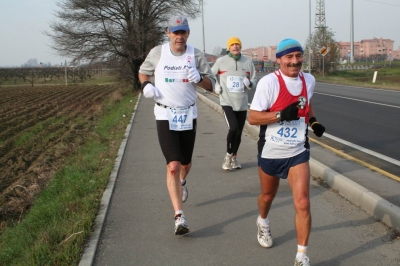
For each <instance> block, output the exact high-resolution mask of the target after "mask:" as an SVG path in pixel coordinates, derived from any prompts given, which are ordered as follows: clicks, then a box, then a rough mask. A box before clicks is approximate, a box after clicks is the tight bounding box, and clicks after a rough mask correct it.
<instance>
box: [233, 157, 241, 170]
mask: <svg viewBox="0 0 400 266" xmlns="http://www.w3.org/2000/svg"><path fill="white" fill-rule="evenodd" d="M231 167H232V169H240V168H242V166H241V165H240V163H239V162H238V161H237V158H236V156H232V159H231Z"/></svg>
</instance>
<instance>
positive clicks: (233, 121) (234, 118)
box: [221, 105, 247, 154]
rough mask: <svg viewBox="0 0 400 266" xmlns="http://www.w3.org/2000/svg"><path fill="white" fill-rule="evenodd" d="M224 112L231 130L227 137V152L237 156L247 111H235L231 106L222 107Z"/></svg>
mask: <svg viewBox="0 0 400 266" xmlns="http://www.w3.org/2000/svg"><path fill="white" fill-rule="evenodd" d="M221 107H222V110H224V114H225V119H226V123H227V125H228V128H229V132H228V135H227V136H226V142H227V147H226V152H227V153H233V154H237V152H238V150H239V145H240V142H241V141H242V131H243V127H244V123H245V122H246V118H247V110H245V111H233V109H232V107H231V106H224V105H223V106H221Z"/></svg>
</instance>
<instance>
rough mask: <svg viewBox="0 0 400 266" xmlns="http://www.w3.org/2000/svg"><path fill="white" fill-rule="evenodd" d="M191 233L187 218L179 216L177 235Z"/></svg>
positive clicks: (176, 228) (176, 221) (176, 226)
mask: <svg viewBox="0 0 400 266" xmlns="http://www.w3.org/2000/svg"><path fill="white" fill-rule="evenodd" d="M186 233H189V226H188V224H187V223H186V219H185V216H183V215H178V216H176V217H175V235H184V234H186Z"/></svg>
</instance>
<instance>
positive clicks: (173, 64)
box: [154, 43, 197, 120]
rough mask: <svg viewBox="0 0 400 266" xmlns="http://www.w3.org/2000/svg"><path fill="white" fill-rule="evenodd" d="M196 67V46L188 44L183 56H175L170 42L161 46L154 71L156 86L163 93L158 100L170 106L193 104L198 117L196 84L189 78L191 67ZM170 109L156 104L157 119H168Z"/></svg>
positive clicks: (194, 113)
mask: <svg viewBox="0 0 400 266" xmlns="http://www.w3.org/2000/svg"><path fill="white" fill-rule="evenodd" d="M191 67H193V68H196V62H195V57H194V48H193V47H192V46H190V45H187V46H186V52H185V53H184V54H183V55H181V56H175V55H173V54H172V52H171V50H170V45H169V43H165V44H163V45H162V48H161V57H160V61H159V62H158V64H157V67H156V69H155V72H154V76H155V86H156V87H157V88H158V90H159V91H160V93H161V99H157V102H158V103H160V104H162V105H165V106H169V107H188V106H192V105H194V106H193V118H197V106H196V104H195V103H196V99H197V94H196V85H195V84H194V83H191V82H189V80H188V79H187V71H188V69H189V68H191ZM168 111H169V110H168V109H167V108H164V107H161V106H158V105H157V104H156V105H155V106H154V115H155V116H156V119H157V120H168Z"/></svg>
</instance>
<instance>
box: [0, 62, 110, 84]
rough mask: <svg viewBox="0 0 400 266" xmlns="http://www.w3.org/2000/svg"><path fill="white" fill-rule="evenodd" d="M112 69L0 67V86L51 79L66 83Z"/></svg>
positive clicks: (83, 79)
mask: <svg viewBox="0 0 400 266" xmlns="http://www.w3.org/2000/svg"><path fill="white" fill-rule="evenodd" d="M111 71H113V69H109V68H105V66H103V65H96V66H79V67H67V69H65V68H64V67H27V68H25V67H22V68H0V86H1V85H2V84H5V83H7V84H20V83H21V82H22V83H28V84H30V85H31V86H32V87H33V86H34V84H37V83H39V82H40V83H47V82H53V81H57V80H58V81H64V80H65V78H67V82H68V83H73V84H75V83H77V82H85V81H86V80H88V79H92V78H93V77H94V76H98V75H102V74H104V72H111Z"/></svg>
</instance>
